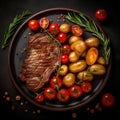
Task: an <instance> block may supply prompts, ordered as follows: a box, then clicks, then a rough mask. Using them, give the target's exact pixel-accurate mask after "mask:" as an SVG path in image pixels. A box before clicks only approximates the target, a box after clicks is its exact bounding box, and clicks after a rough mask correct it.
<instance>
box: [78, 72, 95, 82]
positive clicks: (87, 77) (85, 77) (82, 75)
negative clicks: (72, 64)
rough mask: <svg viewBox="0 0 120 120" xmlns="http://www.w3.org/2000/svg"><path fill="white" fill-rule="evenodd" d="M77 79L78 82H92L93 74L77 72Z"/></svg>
mask: <svg viewBox="0 0 120 120" xmlns="http://www.w3.org/2000/svg"><path fill="white" fill-rule="evenodd" d="M77 78H78V79H79V80H80V81H89V82H90V81H92V80H93V78H94V77H93V74H91V73H89V72H88V71H87V70H85V71H82V72H79V73H78V74H77Z"/></svg>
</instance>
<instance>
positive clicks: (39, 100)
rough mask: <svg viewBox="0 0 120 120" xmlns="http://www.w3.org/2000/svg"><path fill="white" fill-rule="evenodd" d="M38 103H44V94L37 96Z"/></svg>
mask: <svg viewBox="0 0 120 120" xmlns="http://www.w3.org/2000/svg"><path fill="white" fill-rule="evenodd" d="M35 99H36V101H37V102H43V101H44V95H43V94H39V95H37V96H36V98H35Z"/></svg>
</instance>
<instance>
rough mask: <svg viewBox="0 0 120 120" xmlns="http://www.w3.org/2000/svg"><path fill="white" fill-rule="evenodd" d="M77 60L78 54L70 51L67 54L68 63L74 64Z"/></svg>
mask: <svg viewBox="0 0 120 120" xmlns="http://www.w3.org/2000/svg"><path fill="white" fill-rule="evenodd" d="M78 59H79V56H78V54H77V53H76V52H75V51H72V52H71V53H70V54H69V61H70V62H76V61H77V60H78Z"/></svg>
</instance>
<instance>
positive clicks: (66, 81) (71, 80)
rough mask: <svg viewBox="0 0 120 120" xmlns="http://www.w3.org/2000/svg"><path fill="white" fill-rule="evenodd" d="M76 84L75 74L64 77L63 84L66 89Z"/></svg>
mask: <svg viewBox="0 0 120 120" xmlns="http://www.w3.org/2000/svg"><path fill="white" fill-rule="evenodd" d="M74 83H75V75H74V74H73V73H68V74H66V75H65V76H64V77H63V84H64V85H65V86H66V87H71V86H72V85H74Z"/></svg>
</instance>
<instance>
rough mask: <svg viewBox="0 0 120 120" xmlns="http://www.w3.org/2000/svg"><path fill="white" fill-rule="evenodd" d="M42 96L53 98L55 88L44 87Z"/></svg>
mask: <svg viewBox="0 0 120 120" xmlns="http://www.w3.org/2000/svg"><path fill="white" fill-rule="evenodd" d="M44 96H45V98H46V99H48V100H53V99H55V97H56V90H55V89H54V88H52V87H46V88H45V90H44Z"/></svg>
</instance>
